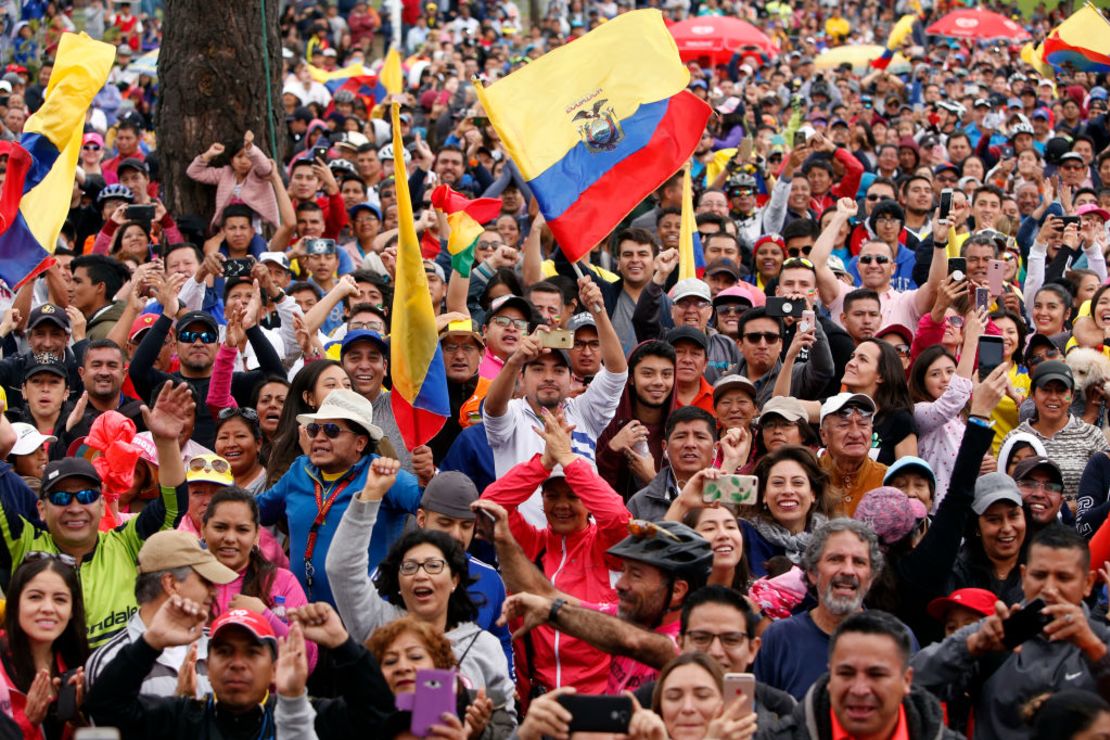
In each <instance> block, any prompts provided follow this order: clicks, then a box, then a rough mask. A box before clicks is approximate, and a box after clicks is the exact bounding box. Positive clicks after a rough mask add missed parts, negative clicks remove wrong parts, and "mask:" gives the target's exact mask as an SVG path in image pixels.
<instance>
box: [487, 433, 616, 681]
mask: <svg viewBox="0 0 1110 740" xmlns="http://www.w3.org/2000/svg"><path fill="white" fill-rule="evenodd" d="M550 474H551V472H550V471H548V470H547V468H545V467H544V466H543V464H542V463H541V462H540V456H539V455H535V456H533V457H532V459H531V460H529V461H528V462H526V463H522V464H520V465H517V466H515V467H514V468H512V469H511V470H509V472H508V473H507V474H506V475H504V476H503V477H502V478H501V479H500V480H497V481H495V482H494V483H493V484H492V485H490V487H489V488H487V489H486V490H485V492H484V493H483V494H482V498H483V499H487V500H489V501H493V502H495V503H498V504H500V505H502V506H504V507H505V508H506V509H507V510H508V512H509V528H510V529H511V530H512V533H513V537H515V538H516V541H517V542H518V543H520V546H521V548H523V550H524V554H525V555H526V556H527V557H528V559H529V560H531V561H532V562H534V563H536V565H538V566H539V567H540V570H542V571H543V573H544V575H545V576H547V577H548V578H549V579H550V580H551V583H552V585H554V586H555V588H557V589H559V590H560V591H562V592H563V593H567V594H570V595H571V596H574V597H576V598H578V599H581V600H582V601H585V602H589V603H592V604H600V603H612V602H614V601H615V600H616V592H615V591H614V590H613V587H612V581H611V579H610V575H609V572H610V571H609V565H608V564H607V563H608V561H610V560H611V559H610V558H609V556H607V555H606V554H605V552H606V550H608V549H609V548H610V547H612V546H613V545H615V544H617V543H618V542H620V541H621V540H622V539H624V538H625V536H627V534H628V521H629V520H630V519H631V518H632V515H631V514H629V513H628V509H626V508H625V507H624V502H623V500H622V499H621V497H620V496H618V495H617V493H616V492H615V491H614V490H613V489H612V488H610V487H609V485H608V484H607V483H606V482H605V481H604V480H603V479H602V478H600V477H599V476H598V475H597V473H595V472H594V470H593V468H591V467H590V464H589V463H588V462H587V461H586V460H584V459H581V458H579V459H576V460H575V461H574V462H572V463H571V464H570V465H567V466H566V467H565V468H564V469H563V474H564V475H565V476H566V480H567V483H568V484H569V485H570V487H571V489H572V490H573V491H574V493H575V494H576V495H577V496H578V497H579V498H580V499H582V503H583V504H584V505H585V507H586V508H587V509H588V510H589V512H590V514H592V516H593V519H592V520H591V521H590V522H589V524H587V525H586V528H585V529H583V530H580V531H578V532H575V533H574V534H571V535H567V536H563V535H559V534H555V533H554V532H552V531H551V529H550V528H547V527H545V528H538V527H534V526H532V525H531V524H529V523H528V521H527V520H526V519H525V518H524V516H523V515H522V514H521V513H520V512H519V510H518V508H517V507H518V506H519V505H520V504H521V503H523V502H524V501H526V500H527V499H528V498H529V497H531V495H532V493H533V492H534V491H535V490H536V486H538V485H540V484H541V483H542V482H543V481H545V480H546V479H547V478H548V476H549V475H550ZM530 637H531V641H532V652H533V654H534V660H533V661H532V662H533V665H531V666H528V665H527V661H528V656H527V652H528V651H527V650H521V649H519V648H518V649H517V650H515V651H514V655H515V657H516V660H517V663H518V665H519V666H520V667H519V668H518V669H517V675H518V676H520V677H521V678H523V677H525V676H527V677H528V678H529V679H531V680H535V681H538V682H539V683H540V684H542V685H543V686H544V687H546V688H548V689H554V688H558V687H560V686H575V687H577V689H578V691H579V692H581V693H590V694H597V693H603V692H604V691H605V688H606V686H607V685H608V681H609V656H608V655H606V654H605V653H603V652H601V651H600V650H597V649H596V648H593V647H591V646H590V645H589V644H588V643H586V642H583V641H582V640H579V639H576V638H573V637H570V636H568V635H565V634H563V633H561V632H558V631H557V630H554V629H552V628H551V627H548V626H547V625H543V626H540V627H538V628H536V629H534V630H532V632H531V634H530Z"/></svg>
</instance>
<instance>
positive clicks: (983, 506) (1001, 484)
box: [971, 473, 1021, 515]
mask: <svg viewBox="0 0 1110 740" xmlns="http://www.w3.org/2000/svg"><path fill="white" fill-rule="evenodd" d="M998 501H1009V502H1010V503H1011V504H1014V505H1015V506H1021V493H1020V492H1019V491H1018V489H1017V484H1016V483H1014V479H1013V478H1011V477H1010V476H1008V475H1006V474H1005V473H987V474H986V475H984V476H981V477H980V478H979V479H978V480H977V481H975V497H974V498H973V499H972V500H971V510H972V511H974V512H975V513H976V514H977V515H982V514H983V512H984V511H986V510H987V509H989V508H990V506H991V504H993V503H996V502H998Z"/></svg>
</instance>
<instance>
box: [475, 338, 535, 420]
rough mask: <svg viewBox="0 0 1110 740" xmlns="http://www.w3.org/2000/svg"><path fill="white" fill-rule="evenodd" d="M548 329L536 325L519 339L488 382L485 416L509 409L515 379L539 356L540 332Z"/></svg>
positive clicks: (484, 406) (483, 406) (484, 407)
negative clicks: (530, 332) (532, 330)
mask: <svg viewBox="0 0 1110 740" xmlns="http://www.w3.org/2000/svg"><path fill="white" fill-rule="evenodd" d="M546 331H549V329H548V327H546V326H538V327H536V331H535V332H534V333H532V334H531V335H529V336H527V337H524V338H522V339H521V340H520V344H519V345H518V346H517V348H516V350H515V351H514V352H513V353H512V354H511V355H509V359H507V360H505V364H504V365H503V366H502V367H501V370H500V372H498V373H497V377H496V378H494V379H493V382H491V383H490V384H489V390H488V391H487V392H486V400H485V402H484V403H483V404H482V413H483V415H485V416H491V417H499V416H504V415H505V413H506V412H507V411H508V410H509V400H510V399H511V398H512V397H513V388H514V387H516V379H517V378H518V377H519V376H520V373H521V371H522V370H523V369H524V366H525V365H526V364H528V363H529V362H531V361H532V360H534V359H536V358H537V357H539V356H540V354H541V353H542V352H543V351H544V347H543V338H542V333H543V332H546Z"/></svg>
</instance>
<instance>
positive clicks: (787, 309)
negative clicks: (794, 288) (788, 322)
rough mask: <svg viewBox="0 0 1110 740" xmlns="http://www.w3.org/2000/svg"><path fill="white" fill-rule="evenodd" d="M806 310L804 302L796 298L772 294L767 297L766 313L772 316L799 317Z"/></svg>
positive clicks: (780, 317)
mask: <svg viewBox="0 0 1110 740" xmlns="http://www.w3.org/2000/svg"><path fill="white" fill-rule="evenodd" d="M805 310H806V302H805V301H803V300H800V299H798V298H783V297H781V296H772V297H769V298H768V299H767V315H768V316H771V317H774V318H779V319H782V318H786V317H787V316H789V317H790V318H794V319H800V318H802V313H803V312H804V311H805Z"/></svg>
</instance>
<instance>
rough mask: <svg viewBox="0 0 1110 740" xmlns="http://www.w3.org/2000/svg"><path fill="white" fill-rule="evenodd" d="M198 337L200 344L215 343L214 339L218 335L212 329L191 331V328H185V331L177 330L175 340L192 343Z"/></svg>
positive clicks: (217, 337)
mask: <svg viewBox="0 0 1110 740" xmlns="http://www.w3.org/2000/svg"><path fill="white" fill-rule="evenodd" d="M198 339H199V340H200V341H201V343H202V344H215V343H216V340H217V339H219V335H218V334H216V332H214V331H207V330H206V331H191V330H188V329H186V330H185V331H179V332H177V341H179V342H184V343H185V344H192V343H193V342H195V341H197V340H198Z"/></svg>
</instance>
